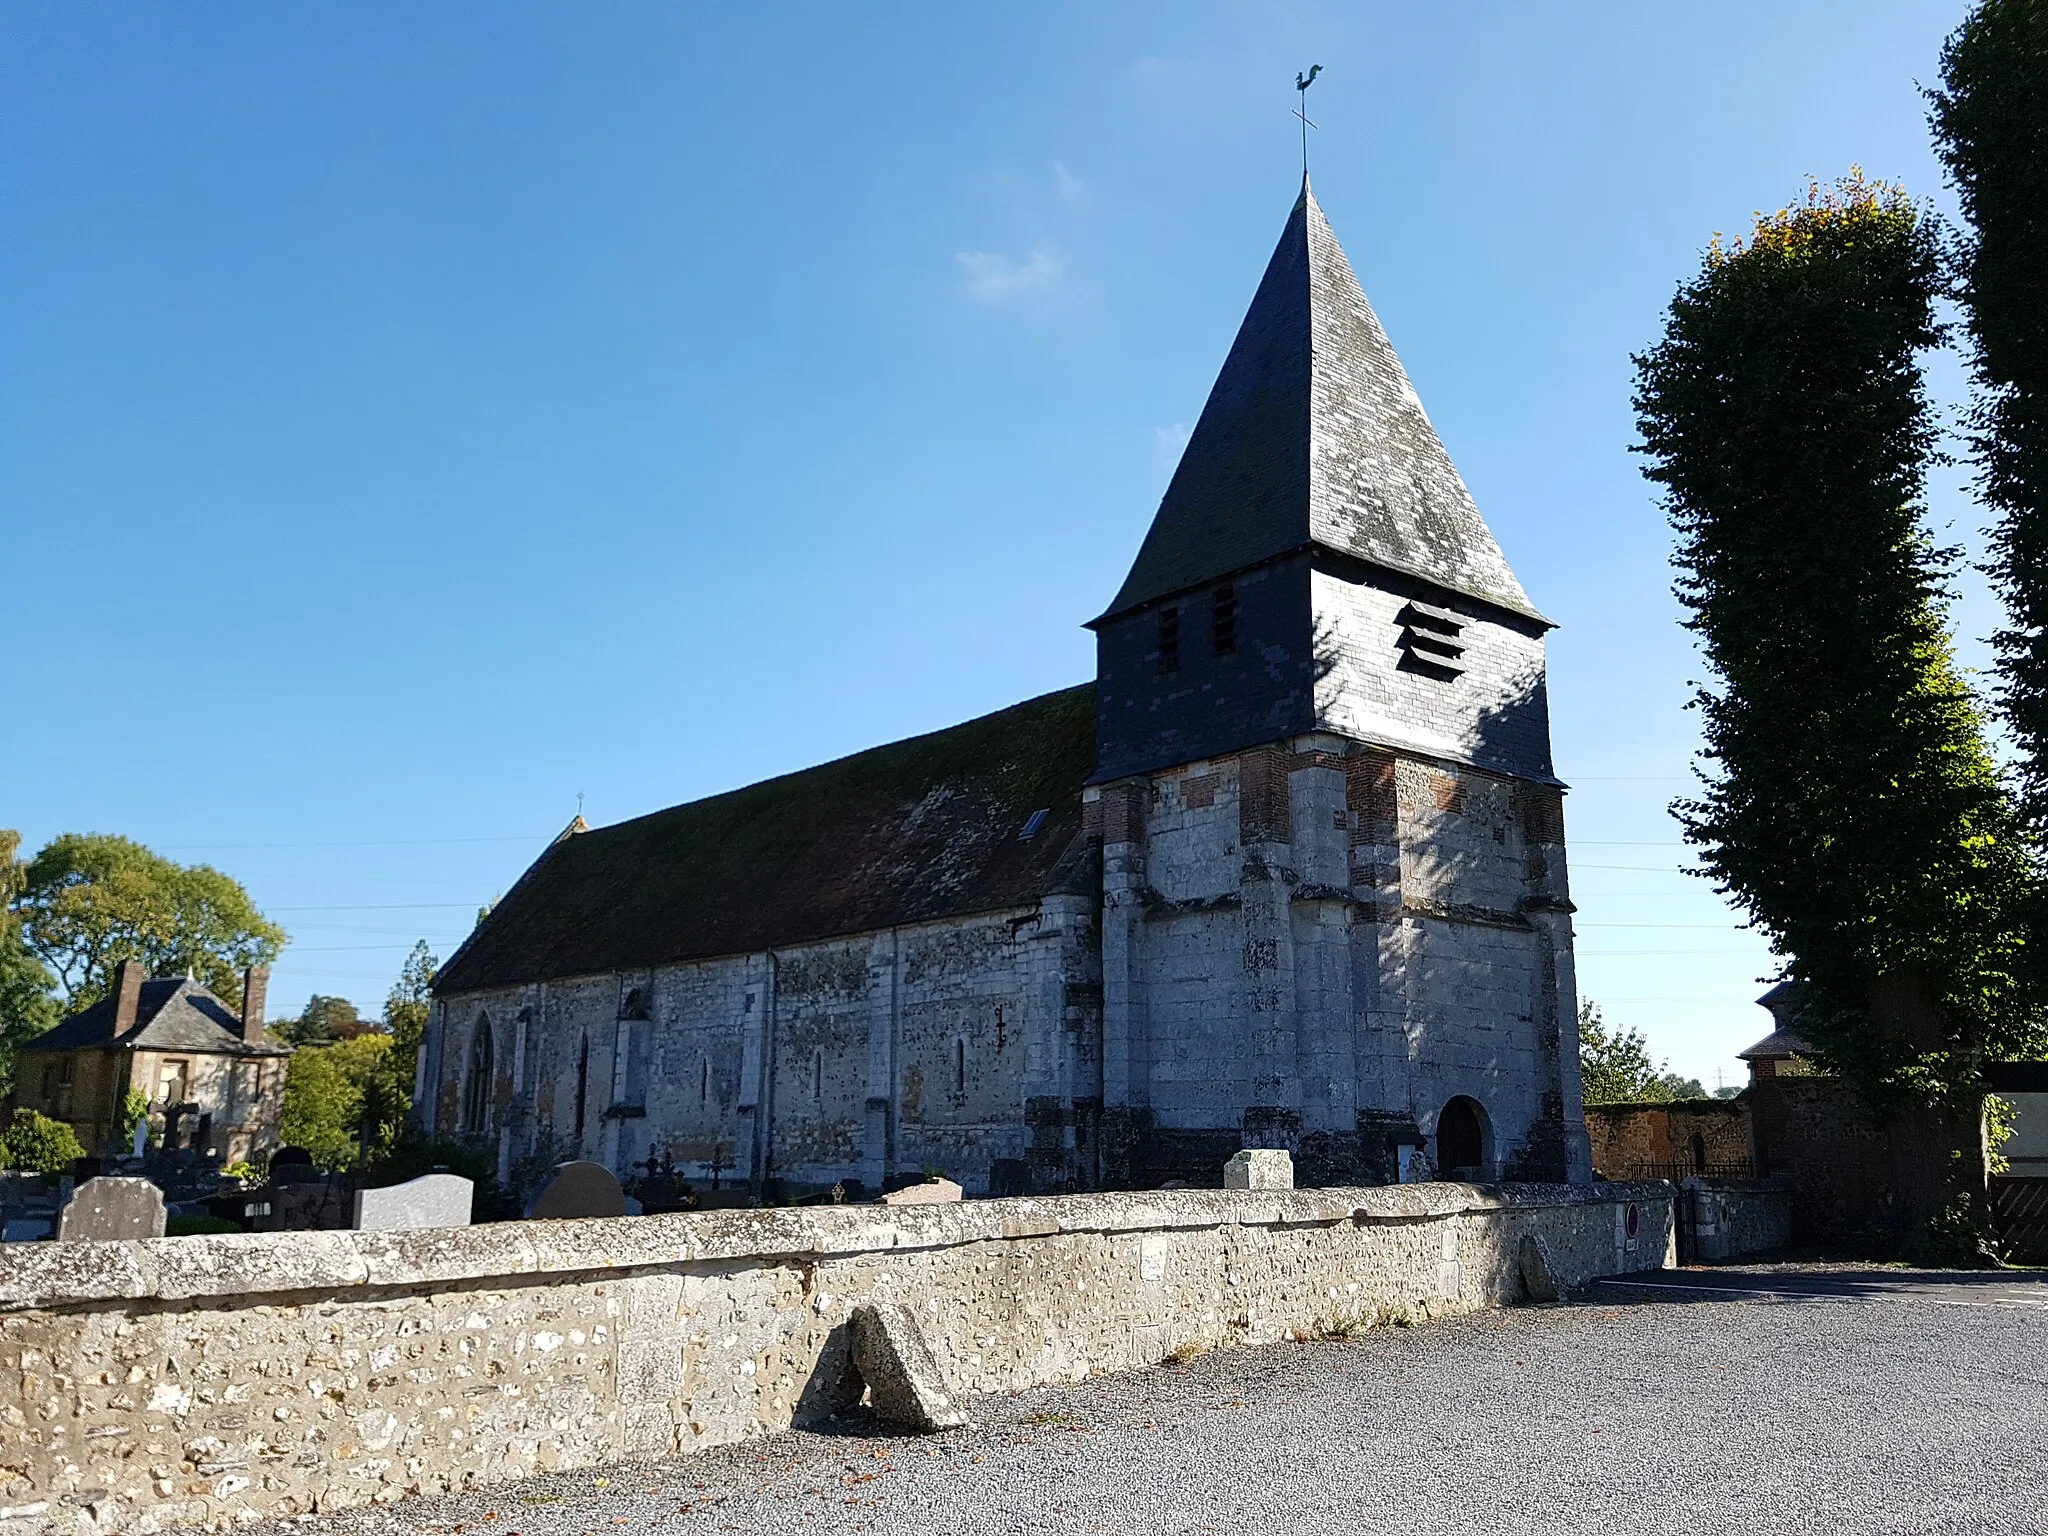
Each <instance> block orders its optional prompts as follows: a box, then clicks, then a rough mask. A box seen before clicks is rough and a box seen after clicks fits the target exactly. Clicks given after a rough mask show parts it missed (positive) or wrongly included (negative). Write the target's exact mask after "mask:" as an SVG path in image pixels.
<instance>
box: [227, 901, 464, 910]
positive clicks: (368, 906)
mask: <svg viewBox="0 0 2048 1536" xmlns="http://www.w3.org/2000/svg"><path fill="white" fill-rule="evenodd" d="M481 905H482V903H481V902H475V901H369V902H358V903H355V904H354V905H350V906H338V907H266V908H264V910H265V911H266V912H438V911H443V910H449V909H453V910H460V911H467V910H469V909H470V908H472V907H477V906H481Z"/></svg>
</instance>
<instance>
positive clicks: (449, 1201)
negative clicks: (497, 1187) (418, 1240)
mask: <svg viewBox="0 0 2048 1536" xmlns="http://www.w3.org/2000/svg"><path fill="white" fill-rule="evenodd" d="M475 1198H476V1184H475V1183H474V1182H473V1181H472V1180H469V1179H465V1178H462V1177H461V1176H459V1175H457V1174H453V1173H429V1174H423V1175H422V1176H421V1177H419V1178H417V1179H408V1180H407V1181H406V1182H405V1183H403V1184H392V1185H389V1186H387V1187H386V1188H384V1189H359V1190H357V1191H356V1208H355V1220H354V1222H353V1223H352V1225H353V1226H354V1227H355V1229H356V1230H357V1231H359V1232H413V1231H417V1230H419V1229H421V1228H423V1227H466V1226H468V1225H469V1216H470V1210H471V1207H472V1205H473V1203H474V1201H475Z"/></svg>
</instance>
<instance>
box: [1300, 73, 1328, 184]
mask: <svg viewBox="0 0 2048 1536" xmlns="http://www.w3.org/2000/svg"><path fill="white" fill-rule="evenodd" d="M1322 72H1323V66H1322V65H1320V64H1312V65H1310V66H1309V71H1308V73H1307V74H1305V75H1296V76H1295V77H1294V88H1295V89H1296V90H1297V91H1299V92H1301V105H1300V106H1299V107H1297V108H1296V109H1295V112H1294V115H1295V116H1296V117H1298V118H1300V119H1301V174H1302V175H1303V176H1304V177H1306V176H1307V175H1308V131H1309V129H1311V128H1313V127H1315V123H1314V122H1313V121H1311V120H1310V118H1309V115H1308V88H1309V87H1310V86H1312V85H1314V84H1315V83H1316V76H1317V75H1320V74H1321V73H1322Z"/></svg>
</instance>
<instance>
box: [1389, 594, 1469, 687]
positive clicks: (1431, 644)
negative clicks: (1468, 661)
mask: <svg viewBox="0 0 2048 1536" xmlns="http://www.w3.org/2000/svg"><path fill="white" fill-rule="evenodd" d="M1394 622H1395V624H1396V625H1398V626H1399V628H1400V631H1401V633H1400V638H1399V639H1398V640H1396V641H1395V642H1394V643H1395V645H1396V646H1398V647H1399V649H1400V652H1401V659H1400V660H1399V661H1397V662H1396V663H1395V665H1396V666H1398V667H1399V668H1400V669H1401V670H1402V671H1404V672H1420V673H1421V674H1422V675H1423V676H1424V677H1434V678H1438V679H1440V680H1441V681H1443V682H1447V683H1448V682H1450V681H1452V680H1453V679H1455V678H1456V677H1457V676H1458V674H1459V673H1461V672H1463V671H1464V670H1465V647H1464V646H1463V645H1462V644H1461V643H1460V641H1459V638H1458V637H1459V636H1460V635H1462V634H1464V632H1465V620H1464V618H1463V617H1462V616H1461V615H1459V614H1455V613H1453V612H1451V610H1450V609H1448V608H1439V607H1437V606H1436V605H1435V604H1434V603H1424V602H1418V601H1416V600H1414V599H1412V598H1411V599H1410V600H1409V601H1408V603H1407V604H1406V605H1405V606H1403V608H1402V609H1401V612H1400V613H1399V614H1398V615H1397V616H1396V617H1395V620H1394Z"/></svg>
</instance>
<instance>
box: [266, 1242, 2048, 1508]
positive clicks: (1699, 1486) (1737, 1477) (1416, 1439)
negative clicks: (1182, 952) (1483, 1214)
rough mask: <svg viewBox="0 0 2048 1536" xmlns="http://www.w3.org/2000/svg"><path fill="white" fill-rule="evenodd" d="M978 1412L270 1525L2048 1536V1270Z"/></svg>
mask: <svg viewBox="0 0 2048 1536" xmlns="http://www.w3.org/2000/svg"><path fill="white" fill-rule="evenodd" d="M976 1412H977V1427H976V1428H974V1429H971V1430H963V1431H957V1432H955V1433H953V1434H949V1435H944V1436H938V1437H934V1438H931V1439H925V1440H918V1439H903V1438H895V1437H888V1436H882V1435H878V1434H874V1433H872V1432H864V1431H863V1429H862V1427H861V1426H858V1425H855V1426H849V1427H848V1431H847V1432H846V1433H843V1434H831V1435H826V1434H815V1433H798V1434H792V1435H788V1436H784V1437H780V1438H778V1439H774V1440H768V1441H760V1442H756V1443H754V1444H752V1445H746V1446H730V1447H725V1448H722V1449H719V1450H714V1451H710V1452H707V1453H705V1454H703V1455H700V1456H696V1457H692V1458H690V1459H688V1460H684V1461H677V1462H671V1463H666V1464H663V1465H660V1466H655V1467H641V1468H631V1469H615V1470H614V1471H613V1472H612V1473H611V1475H610V1476H609V1477H608V1478H604V1479H600V1477H599V1476H598V1475H595V1474H590V1473H583V1474H577V1475H574V1476H568V1475H564V1476H559V1477H550V1478H542V1479H538V1480H536V1481H534V1482H531V1483H523V1484H519V1485H517V1486H514V1487H510V1488H505V1489H500V1490H496V1491H494V1492H492V1493H490V1494H474V1495H465V1496H462V1497H457V1498H442V1499H433V1500H421V1501H416V1502H412V1503H408V1504H403V1505H399V1506H396V1507H394V1508H391V1509H388V1510H383V1511H377V1512H372V1513H363V1514H350V1515H338V1516H332V1517H321V1518H317V1519H311V1520H304V1521H300V1522H296V1523H295V1526H294V1527H293V1528H295V1529H297V1530H300V1531H305V1530H308V1529H310V1530H312V1531H314V1532H317V1533H319V1536H373V1533H374V1536H381V1533H385V1532H400V1533H407V1536H410V1533H415V1532H425V1533H429V1536H454V1533H456V1532H468V1533H469V1536H614V1533H618V1532H619V1531H620V1528H621V1527H625V1528H627V1529H628V1530H633V1531H655V1530H659V1531H661V1532H675V1533H695V1532H728V1531H746V1532H757V1531H758V1532H788V1531H800V1532H850V1531H867V1532H876V1533H903V1536H908V1533H913V1532H914V1533H931V1532H946V1533H953V1532H959V1533H973V1532H1044V1531H1081V1532H1093V1531H1115V1532H1147V1533H1166V1532H1209V1531H1221V1532H1258V1533H1262V1536H1263V1533H1269V1532H1318V1533H1321V1532H1330V1533H1346V1536H1348V1533H1353V1532H1361V1531H1372V1532H1401V1533H1408V1532H1416V1533H1435V1532H1444V1533H1457V1536H1472V1533H1482V1532H1502V1533H1516V1536H1522V1533H1538V1532H1545V1533H1547V1532H1559V1533H1580V1532H1630V1533H1640V1532H1653V1531H1654V1532H1663V1531H1705V1532H1712V1533H1715V1536H1734V1533H1751V1532H1787V1533H1792V1532H1796V1533H1800V1536H1809V1533H1815V1532H1859V1533H1861V1532H1936V1531H1939V1532H1957V1533H1965V1532H1967V1533H1971V1536H1981V1533H1987V1532H1997V1533H2000V1536H2018V1533H2029V1532H2044V1533H2048V1277H2042V1278H2040V1279H2029V1278H2027V1277H2016V1276H2012V1275H2005V1276H1972V1275H1948V1276H1929V1275H1925V1274H1908V1273H1905V1272H1900V1271H1882V1270H1880V1271H1867V1270H1865V1271H1859V1270H1851V1269H1841V1268H1830V1269H1813V1268H1789V1267H1787V1268H1778V1267H1770V1268H1755V1269H1745V1270H1739V1271H1736V1270H1725V1269H1723V1270H1712V1271H1685V1272H1678V1273H1663V1274H1658V1275H1654V1276H1645V1277H1642V1278H1641V1280H1640V1282H1631V1283H1615V1282H1608V1283H1605V1284H1603V1285H1602V1286H1600V1287H1599V1288H1598V1289H1597V1291H1596V1293H1595V1295H1594V1296H1593V1298H1592V1299H1591V1300H1589V1301H1586V1302H1581V1303H1578V1304H1572V1305H1565V1306H1559V1307H1546V1308H1530V1309H1523V1310H1517V1311H1510V1312H1496V1313H1487V1314H1483V1315H1479V1316H1475V1317H1469V1318H1464V1319H1460V1320H1457V1321H1452V1322H1445V1323H1435V1324H1430V1325H1427V1326H1424V1327H1419V1328H1413V1329H1394V1328H1389V1329H1383V1330H1379V1331H1375V1332H1373V1333H1370V1334H1368V1335H1366V1336H1364V1337H1363V1338H1360V1339H1357V1340H1353V1341H1347V1342H1342V1343H1316V1344H1299V1345H1281V1346H1275V1347H1270V1348H1262V1349H1248V1350H1238V1351H1226V1352H1219V1353H1216V1354H1212V1355H1208V1356H1204V1357H1202V1358H1200V1359H1198V1360H1195V1361H1193V1362H1191V1363H1190V1364H1189V1365H1187V1366H1185V1367H1175V1366H1161V1367H1159V1368H1157V1369H1155V1370H1150V1371H1144V1372H1139V1373H1136V1374H1133V1375H1128V1376H1122V1377H1115V1378H1108V1379H1105V1380H1102V1381H1097V1382H1090V1383H1086V1384H1083V1385H1081V1386H1078V1387H1068V1388H1059V1389H1050V1390H1045V1391H1038V1392H1031V1393H1027V1394H1024V1395H1021V1396H1018V1397H1013V1398H999V1399H981V1400H979V1401H978V1402H977V1404H976Z"/></svg>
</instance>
